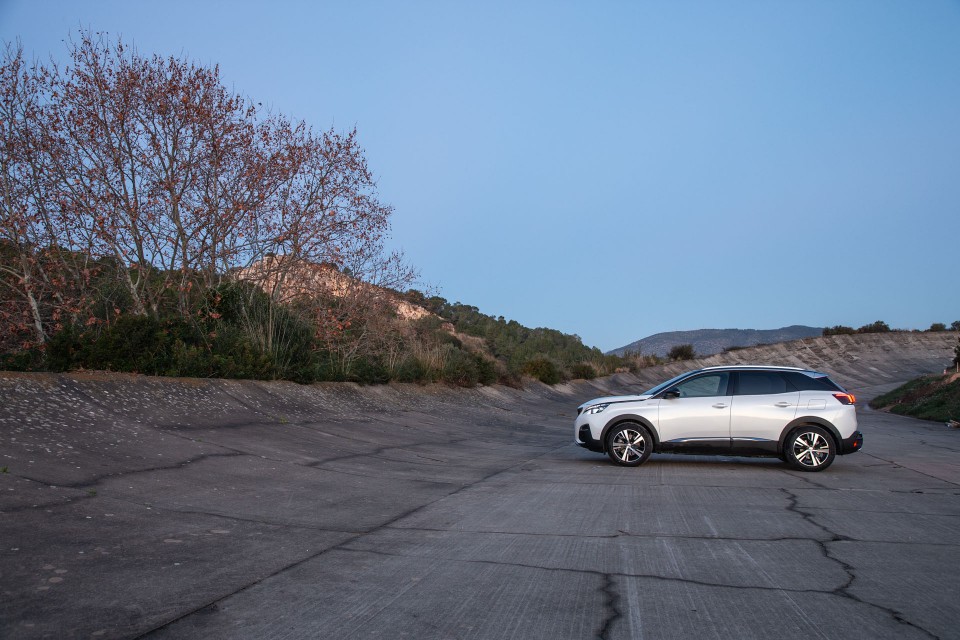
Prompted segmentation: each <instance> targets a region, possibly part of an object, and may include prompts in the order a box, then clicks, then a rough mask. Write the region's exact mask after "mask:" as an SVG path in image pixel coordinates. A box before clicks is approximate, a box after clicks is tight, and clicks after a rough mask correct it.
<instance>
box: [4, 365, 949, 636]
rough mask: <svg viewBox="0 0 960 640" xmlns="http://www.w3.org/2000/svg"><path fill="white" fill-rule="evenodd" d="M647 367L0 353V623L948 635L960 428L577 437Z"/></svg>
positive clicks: (181, 632)
mask: <svg viewBox="0 0 960 640" xmlns="http://www.w3.org/2000/svg"><path fill="white" fill-rule="evenodd" d="M635 384H637V380H636V379H635V378H633V377H631V376H629V375H621V376H615V377H614V378H612V379H607V380H603V381H597V382H594V383H576V384H570V385H566V386H561V387H558V388H555V389H550V388H547V387H543V386H539V385H533V386H532V387H531V388H529V389H528V390H526V391H517V390H512V389H507V388H501V387H495V388H485V389H478V390H472V391H463V390H452V389H445V388H442V387H428V388H418V387H414V386H406V385H401V386H390V387H369V388H359V387H352V386H348V385H314V386H310V387H300V386H297V385H293V384H286V383H255V382H228V381H176V380H161V379H153V378H143V377H136V376H115V375H99V374H89V375H85V376H84V375H73V376H29V375H27V376H16V375H12V374H4V375H2V376H0V398H2V400H3V402H2V404H0V467H2V468H4V469H5V471H4V472H3V473H0V594H2V601H0V637H3V638H17V639H20V638H31V639H32V638H44V637H50V638H66V637H76V638H137V637H147V638H421V639H422V638H438V639H440V638H443V639H446V638H478V639H479V638H483V639H486V638H517V639H520V638H522V639H535V638H549V639H550V640H558V639H562V638H571V639H582V638H690V637H697V638H769V637H778V638H781V639H791V638H810V637H814V638H843V639H844V640H848V639H850V638H884V637H891V638H892V637H896V638H932V637H939V638H957V637H960V602H958V599H957V597H956V594H957V593H960V575H958V572H957V571H956V567H957V566H960V542H958V534H960V440H958V438H960V433H958V432H956V431H952V430H947V429H946V428H944V427H943V426H941V425H938V424H936V423H928V422H922V421H917V420H911V419H908V418H901V417H897V416H892V415H888V414H882V413H877V412H871V411H868V410H861V412H860V419H861V426H862V430H863V431H864V434H865V446H864V450H863V451H862V452H860V453H857V454H854V455H851V456H846V457H842V458H839V459H838V460H837V462H835V463H834V465H833V467H832V468H831V469H829V470H828V471H826V472H823V473H818V474H806V473H801V472H796V471H792V470H790V469H789V468H788V467H786V466H785V465H783V464H782V463H780V462H779V461H777V460H765V459H744V458H724V457H701V456H696V457H682V456H665V455H654V456H653V457H652V458H651V460H650V461H648V462H647V463H646V464H645V465H644V466H642V467H640V468H637V469H622V468H618V467H615V466H613V465H611V464H609V463H608V462H607V460H606V458H605V457H603V456H600V455H598V454H594V453H590V452H588V451H584V450H581V449H579V448H577V447H575V446H573V445H572V444H571V439H572V429H571V423H572V416H573V408H574V407H575V406H576V405H577V404H578V403H579V402H581V401H583V400H585V399H588V398H589V397H591V396H596V395H604V394H607V393H615V392H623V391H628V390H630V389H635V387H633V386H631V385H635ZM854 390H855V391H856V390H857V389H854Z"/></svg>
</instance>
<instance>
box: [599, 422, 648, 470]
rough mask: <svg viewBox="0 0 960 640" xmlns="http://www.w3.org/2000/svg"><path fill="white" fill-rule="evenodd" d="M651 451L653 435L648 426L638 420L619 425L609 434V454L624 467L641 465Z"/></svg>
mask: <svg viewBox="0 0 960 640" xmlns="http://www.w3.org/2000/svg"><path fill="white" fill-rule="evenodd" d="M651 453H653V437H652V436H651V435H650V432H649V431H647V428H646V427H644V426H643V425H641V424H637V423H636V422H626V423H624V424H620V425H617V426H616V427H614V428H613V429H611V430H610V434H609V435H608V436H607V455H608V456H609V457H610V459H611V460H613V461H614V462H615V463H616V464H619V465H621V466H623V467H636V466H639V465H641V464H643V463H644V462H645V461H646V460H647V458H649V457H650V454H651Z"/></svg>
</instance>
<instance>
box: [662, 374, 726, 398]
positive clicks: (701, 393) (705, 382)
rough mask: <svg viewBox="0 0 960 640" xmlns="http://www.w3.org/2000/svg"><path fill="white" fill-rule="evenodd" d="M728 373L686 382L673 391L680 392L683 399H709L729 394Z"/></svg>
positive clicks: (698, 377)
mask: <svg viewBox="0 0 960 640" xmlns="http://www.w3.org/2000/svg"><path fill="white" fill-rule="evenodd" d="M729 378H730V374H728V373H708V374H705V375H702V376H697V377H695V378H690V379H689V380H684V381H683V382H681V383H680V384H678V385H676V386H675V387H673V389H675V390H677V391H679V392H680V397H681V398H707V397H710V396H722V395H726V393H727V380H728V379H729Z"/></svg>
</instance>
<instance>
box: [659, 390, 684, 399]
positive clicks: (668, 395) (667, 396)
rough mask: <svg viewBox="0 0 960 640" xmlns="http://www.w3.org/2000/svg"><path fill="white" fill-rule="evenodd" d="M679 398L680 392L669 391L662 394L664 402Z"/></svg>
mask: <svg viewBox="0 0 960 640" xmlns="http://www.w3.org/2000/svg"><path fill="white" fill-rule="evenodd" d="M679 397H680V392H679V391H678V390H676V389H670V390H669V391H664V392H663V399H664V400H676V399H677V398H679Z"/></svg>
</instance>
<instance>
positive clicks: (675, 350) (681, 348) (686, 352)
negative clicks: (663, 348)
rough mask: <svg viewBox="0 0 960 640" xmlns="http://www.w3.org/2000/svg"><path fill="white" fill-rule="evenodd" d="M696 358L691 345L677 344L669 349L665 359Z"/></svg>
mask: <svg viewBox="0 0 960 640" xmlns="http://www.w3.org/2000/svg"><path fill="white" fill-rule="evenodd" d="M695 357H697V354H696V352H694V350H693V345H692V344H678V345H675V346H673V347H671V348H670V351H668V352H667V358H668V359H670V360H693V359H694V358H695Z"/></svg>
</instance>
